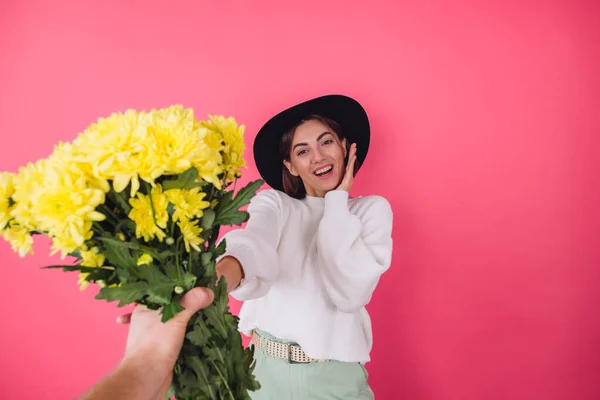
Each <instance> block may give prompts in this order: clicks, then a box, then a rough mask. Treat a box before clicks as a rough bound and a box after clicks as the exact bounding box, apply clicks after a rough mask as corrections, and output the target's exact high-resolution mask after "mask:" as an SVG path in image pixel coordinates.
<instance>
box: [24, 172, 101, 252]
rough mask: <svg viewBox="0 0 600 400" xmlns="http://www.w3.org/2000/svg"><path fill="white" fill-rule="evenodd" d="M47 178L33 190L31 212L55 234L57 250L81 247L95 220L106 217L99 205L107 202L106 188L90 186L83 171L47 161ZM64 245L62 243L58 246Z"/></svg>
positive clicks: (40, 226)
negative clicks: (99, 209) (104, 190)
mask: <svg viewBox="0 0 600 400" xmlns="http://www.w3.org/2000/svg"><path fill="white" fill-rule="evenodd" d="M44 172H45V173H44V181H43V183H42V184H41V185H38V186H37V187H34V188H33V190H32V191H31V193H30V195H29V196H30V200H31V213H32V215H34V216H35V222H36V228H37V230H39V231H42V232H47V233H48V234H49V236H51V237H53V238H56V239H57V240H56V242H58V243H61V244H60V245H58V246H56V243H54V245H55V251H57V250H58V249H59V248H60V250H61V251H62V256H63V257H65V256H66V254H68V253H70V252H71V251H73V250H75V249H76V248H79V247H81V246H82V245H83V243H84V241H85V240H87V239H89V238H90V237H91V235H92V232H91V228H92V223H93V222H94V221H103V220H104V219H106V217H105V216H104V214H102V213H100V212H98V211H96V207H98V206H99V205H100V204H102V203H104V192H103V191H102V190H100V189H94V188H90V187H88V184H87V180H86V178H85V176H84V175H83V174H80V175H75V174H72V173H71V172H70V171H68V170H65V169H62V168H58V167H56V166H55V165H51V164H49V165H47V166H46V169H45V171H44ZM59 246H61V247H59Z"/></svg>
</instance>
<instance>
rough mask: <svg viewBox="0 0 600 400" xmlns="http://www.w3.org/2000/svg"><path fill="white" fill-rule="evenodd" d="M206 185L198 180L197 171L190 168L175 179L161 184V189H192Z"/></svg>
mask: <svg viewBox="0 0 600 400" xmlns="http://www.w3.org/2000/svg"><path fill="white" fill-rule="evenodd" d="M205 185H207V183H206V182H205V181H203V180H198V170H197V169H196V168H193V167H192V168H190V169H188V170H187V171H185V172H184V173H182V174H179V175H178V176H177V179H171V180H166V181H164V182H163V183H162V186H163V189H164V190H165V191H166V190H169V189H188V190H189V189H193V188H195V187H202V186H205Z"/></svg>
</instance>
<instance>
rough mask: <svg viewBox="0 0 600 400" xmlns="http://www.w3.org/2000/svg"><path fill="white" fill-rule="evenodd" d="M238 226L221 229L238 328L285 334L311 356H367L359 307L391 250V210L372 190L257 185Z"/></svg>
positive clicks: (368, 335)
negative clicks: (238, 271) (298, 193)
mask: <svg viewBox="0 0 600 400" xmlns="http://www.w3.org/2000/svg"><path fill="white" fill-rule="evenodd" d="M248 212H249V213H250V219H249V221H248V223H247V225H246V227H245V228H244V229H238V230H233V231H230V232H229V233H228V234H226V235H225V236H224V238H225V239H226V244H227V253H226V255H229V256H233V257H235V258H236V259H238V260H239V262H240V263H241V264H242V267H243V269H244V273H245V279H244V280H243V282H242V284H241V285H240V286H239V287H238V288H237V289H236V290H235V291H233V292H231V295H232V296H233V297H234V298H236V299H238V300H244V301H245V302H244V304H243V306H242V309H241V311H240V315H239V316H240V326H239V329H240V331H242V332H244V333H245V334H246V335H249V334H250V332H251V331H252V330H253V329H255V328H258V329H261V330H263V331H266V332H269V333H270V334H272V335H275V336H276V337H280V338H283V339H287V340H291V341H294V342H296V343H298V344H299V345H300V346H302V348H303V350H304V352H305V353H306V354H307V355H308V356H309V357H313V358H317V359H328V360H339V361H345V362H363V363H366V362H368V361H369V360H370V358H369V353H370V350H371V346H372V343H373V339H372V331H371V320H370V318H369V314H368V313H367V311H366V309H365V307H364V306H365V305H366V304H367V303H368V302H369V300H370V298H371V295H372V293H373V290H374V289H375V286H376V285H377V282H378V281H379V277H380V276H381V274H382V273H383V272H385V271H386V270H387V269H388V268H389V266H390V261H391V255H392V237H391V231H392V210H391V207H390V205H389V203H388V201H387V200H386V199H384V198H382V197H379V196H368V197H357V198H352V199H349V198H348V192H346V191H343V190H334V191H331V192H329V193H327V195H326V196H325V198H318V197H307V198H305V199H303V200H297V199H294V198H292V197H289V196H288V195H286V194H284V193H282V192H279V191H277V190H264V191H262V192H260V193H258V194H257V195H256V196H255V197H254V199H253V200H252V202H251V203H250V205H249V207H248Z"/></svg>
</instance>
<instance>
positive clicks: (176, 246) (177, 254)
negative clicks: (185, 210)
mask: <svg viewBox="0 0 600 400" xmlns="http://www.w3.org/2000/svg"><path fill="white" fill-rule="evenodd" d="M182 238H183V236H180V237H178V238H177V242H176V243H175V266H176V267H177V279H179V281H180V282H181V265H179V244H180V243H181V239H182Z"/></svg>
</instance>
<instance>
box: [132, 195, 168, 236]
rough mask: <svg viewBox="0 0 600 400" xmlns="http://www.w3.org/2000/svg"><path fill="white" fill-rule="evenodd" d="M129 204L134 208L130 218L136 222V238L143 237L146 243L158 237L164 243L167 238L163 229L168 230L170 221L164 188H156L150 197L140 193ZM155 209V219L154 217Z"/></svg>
mask: <svg viewBox="0 0 600 400" xmlns="http://www.w3.org/2000/svg"><path fill="white" fill-rule="evenodd" d="M151 200H152V203H151ZM129 204H130V205H131V207H132V209H131V211H130V212H129V218H131V220H133V222H135V235H136V237H137V238H140V237H143V238H144V240H145V241H146V242H149V241H150V240H152V239H154V238H155V237H156V238H158V240H160V241H161V242H162V240H163V239H164V238H165V236H166V234H165V232H164V231H163V229H166V227H167V221H168V220H169V214H168V212H167V207H168V205H169V200H168V199H167V196H165V194H164V193H163V191H162V187H161V186H160V185H156V186H154V187H153V188H152V190H151V194H150V196H148V195H145V194H143V193H140V192H138V193H137V197H136V198H133V199H129ZM153 208H154V217H153V215H152V214H153V212H152V209H153ZM155 221H156V223H155ZM161 228H162V229H161Z"/></svg>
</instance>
